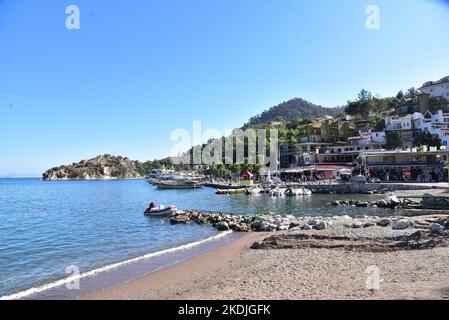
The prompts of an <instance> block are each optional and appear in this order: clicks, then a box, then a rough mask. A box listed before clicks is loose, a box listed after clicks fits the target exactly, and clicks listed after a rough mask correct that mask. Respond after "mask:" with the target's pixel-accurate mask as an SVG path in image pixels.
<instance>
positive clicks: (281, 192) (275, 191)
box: [269, 188, 285, 197]
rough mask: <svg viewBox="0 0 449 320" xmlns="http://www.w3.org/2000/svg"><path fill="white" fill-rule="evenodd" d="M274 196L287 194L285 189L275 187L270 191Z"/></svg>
mask: <svg viewBox="0 0 449 320" xmlns="http://www.w3.org/2000/svg"><path fill="white" fill-rule="evenodd" d="M269 194H270V196H272V197H283V196H284V195H285V189H280V188H275V189H271V190H270V191H269Z"/></svg>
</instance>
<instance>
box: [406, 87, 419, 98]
mask: <svg viewBox="0 0 449 320" xmlns="http://www.w3.org/2000/svg"><path fill="white" fill-rule="evenodd" d="M417 95H418V91H417V90H416V89H415V88H410V89H408V90H407V94H406V95H405V96H406V97H407V98H416V96H417Z"/></svg>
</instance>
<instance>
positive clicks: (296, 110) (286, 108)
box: [245, 98, 343, 127]
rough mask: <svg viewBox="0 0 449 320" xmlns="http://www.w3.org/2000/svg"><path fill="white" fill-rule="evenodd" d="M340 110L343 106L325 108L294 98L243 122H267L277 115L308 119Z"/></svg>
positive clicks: (289, 119) (255, 124) (291, 118)
mask: <svg viewBox="0 0 449 320" xmlns="http://www.w3.org/2000/svg"><path fill="white" fill-rule="evenodd" d="M342 111H343V108H325V107H322V106H319V105H316V104H313V103H311V102H309V101H306V100H304V99H300V98H295V99H292V100H289V101H285V102H282V103H281V104H279V105H277V106H274V107H271V108H270V109H268V110H265V111H264V112H262V113H261V114H259V115H257V116H254V117H252V118H251V119H249V121H248V123H246V124H245V127H248V126H257V125H264V124H269V123H270V122H273V121H276V119H277V118H278V117H282V118H284V120H285V121H286V122H290V121H292V120H293V119H310V118H317V117H322V116H325V115H329V116H335V115H337V114H338V113H340V112H342Z"/></svg>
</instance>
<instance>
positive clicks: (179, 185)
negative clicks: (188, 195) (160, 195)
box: [155, 180, 204, 189]
mask: <svg viewBox="0 0 449 320" xmlns="http://www.w3.org/2000/svg"><path fill="white" fill-rule="evenodd" d="M155 185H156V186H157V187H158V188H159V189H201V188H203V187H204V185H203V184H202V183H200V182H197V181H190V180H189V181H167V182H165V181H164V182H159V183H155Z"/></svg>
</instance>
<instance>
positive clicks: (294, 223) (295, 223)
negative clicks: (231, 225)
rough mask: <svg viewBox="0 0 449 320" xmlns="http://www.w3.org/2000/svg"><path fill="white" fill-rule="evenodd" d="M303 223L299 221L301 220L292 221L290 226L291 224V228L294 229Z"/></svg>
mask: <svg viewBox="0 0 449 320" xmlns="http://www.w3.org/2000/svg"><path fill="white" fill-rule="evenodd" d="M300 225H301V224H300V223H299V222H296V221H295V222H291V223H290V226H289V229H293V228H297V227H299V226H300Z"/></svg>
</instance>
